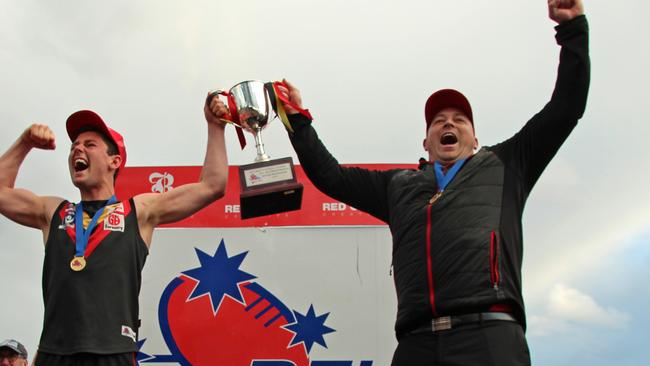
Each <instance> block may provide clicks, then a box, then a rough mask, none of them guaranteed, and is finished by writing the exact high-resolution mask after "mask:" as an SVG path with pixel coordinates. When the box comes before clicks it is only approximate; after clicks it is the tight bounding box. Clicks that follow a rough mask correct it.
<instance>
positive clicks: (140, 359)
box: [135, 338, 155, 365]
mask: <svg viewBox="0 0 650 366" xmlns="http://www.w3.org/2000/svg"><path fill="white" fill-rule="evenodd" d="M146 340H147V338H145V339H142V340H140V341H138V343H137V346H138V353H137V354H136V356H135V362H136V365H139V364H140V362H146V361H147V360H151V359H154V358H155V357H154V356H151V355H148V354H146V353H144V352H142V351H141V349H142V346H144V342H145V341H146Z"/></svg>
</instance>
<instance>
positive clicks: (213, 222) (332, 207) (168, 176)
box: [115, 164, 416, 228]
mask: <svg viewBox="0 0 650 366" xmlns="http://www.w3.org/2000/svg"><path fill="white" fill-rule="evenodd" d="M355 166H357V167H362V168H366V169H372V170H388V169H396V168H411V169H413V168H416V165H415V164H360V165H355ZM295 168H296V178H297V179H298V181H299V182H300V183H302V184H303V185H304V187H305V188H304V192H303V197H302V208H301V209H300V210H298V211H291V212H285V213H280V214H274V215H268V216H262V217H256V218H251V219H246V220H242V219H241V215H240V206H239V192H240V187H239V167H238V166H231V167H229V171H228V186H227V188H226V194H225V196H224V197H223V198H222V199H220V200H218V201H216V202H214V203H212V204H211V205H209V206H208V207H206V208H204V209H203V210H201V211H199V212H197V213H196V214H194V215H192V216H190V217H188V218H186V219H184V220H181V221H178V222H176V223H173V224H169V225H165V227H185V228H189V227H263V226H378V225H385V223H384V222H382V221H380V220H378V219H376V218H374V217H372V216H370V215H368V214H366V213H364V212H361V211H358V210H356V209H355V208H353V207H351V206H349V205H346V204H344V203H341V202H339V201H337V200H335V199H333V198H330V197H328V196H326V195H324V194H323V193H321V192H320V191H319V190H318V189H316V187H314V185H313V184H312V183H311V182H310V181H309V179H307V177H306V176H305V173H304V172H303V170H302V167H301V166H299V165H296V167H295ZM200 174H201V167H200V166H152V167H127V168H124V169H123V171H122V172H120V177H119V179H118V180H117V182H116V188H115V189H116V192H117V196H118V197H119V198H121V199H124V198H125V197H132V196H135V195H138V194H141V193H150V192H156V193H163V192H166V191H169V190H171V189H174V187H179V186H182V185H183V184H187V183H192V182H196V181H198V179H199V175H200Z"/></svg>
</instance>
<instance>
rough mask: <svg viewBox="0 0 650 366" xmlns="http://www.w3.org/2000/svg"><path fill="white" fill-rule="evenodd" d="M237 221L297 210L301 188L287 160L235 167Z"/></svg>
mask: <svg viewBox="0 0 650 366" xmlns="http://www.w3.org/2000/svg"><path fill="white" fill-rule="evenodd" d="M239 181H240V184H241V194H240V195H239V201H240V202H239V204H240V210H241V218H242V219H249V218H253V217H259V216H265V215H271V214H276V213H281V212H287V211H295V210H299V209H300V207H301V205H302V192H303V185H302V184H300V183H298V182H297V180H296V174H295V171H294V168H293V160H292V159H291V158H282V159H275V160H269V161H265V162H259V163H253V164H248V165H242V166H240V167H239Z"/></svg>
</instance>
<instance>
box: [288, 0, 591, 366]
mask: <svg viewBox="0 0 650 366" xmlns="http://www.w3.org/2000/svg"><path fill="white" fill-rule="evenodd" d="M548 10H549V16H550V18H551V19H552V20H553V21H555V22H557V23H558V25H557V26H556V31H557V34H556V40H557V42H558V44H559V45H560V46H561V47H562V48H561V52H560V64H559V68H558V76H557V80H556V84H555V90H554V92H553V95H552V97H551V100H550V101H549V102H548V104H547V105H546V106H545V107H544V108H543V109H542V111H540V112H539V113H537V114H536V115H535V116H534V117H532V118H531V119H530V120H529V121H528V122H527V123H526V124H525V125H524V127H523V128H522V129H521V130H520V131H519V132H518V133H517V134H515V135H514V136H513V137H512V138H510V139H508V140H506V141H504V142H502V143H499V144H496V145H492V146H486V147H484V148H482V149H480V150H478V151H477V149H478V140H477V138H476V135H475V132H474V115H473V113H472V108H471V106H470V104H469V102H468V100H467V98H465V96H464V95H463V94H461V93H460V92H458V91H456V90H452V89H443V90H439V91H437V92H435V93H433V94H432V95H431V96H430V97H429V99H428V100H427V102H426V104H425V118H426V127H427V130H426V131H427V134H426V138H425V139H424V144H423V145H424V150H425V151H427V152H428V155H429V159H428V161H427V160H425V159H422V160H423V161H421V164H420V169H419V170H407V169H396V170H390V171H370V170H365V169H360V168H350V167H341V166H340V165H339V163H338V162H337V161H336V159H335V158H334V157H333V156H332V155H331V154H330V153H329V152H328V151H327V150H326V148H325V146H324V145H323V144H322V142H321V141H320V140H319V139H318V136H317V134H316V131H315V130H314V129H313V127H312V126H311V124H310V122H311V121H310V119H309V118H307V117H305V116H304V115H302V114H299V113H298V112H299V110H298V109H297V108H293V107H292V106H291V105H288V104H285V109H286V111H287V114H289V115H290V117H289V119H290V122H291V125H292V128H293V132H290V133H289V137H290V139H291V143H292V144H293V147H294V149H295V150H296V152H297V154H298V157H299V159H300V162H301V164H302V166H303V169H304V170H305V172H306V173H307V175H308V177H309V179H311V180H312V181H313V182H314V185H316V187H318V188H319V189H320V190H322V191H323V192H324V193H326V194H328V195H329V196H331V197H333V198H335V199H337V200H340V201H342V202H345V203H347V204H349V205H351V206H353V207H355V208H357V209H360V210H362V211H365V212H367V213H369V214H371V215H373V216H375V217H377V218H379V219H380V220H383V221H384V222H386V223H387V224H388V225H389V227H390V231H391V234H392V236H393V261H392V263H393V269H394V271H393V273H394V276H395V289H396V291H397V305H398V309H397V320H396V323H395V332H396V336H397V340H398V346H397V349H396V351H395V353H394V356H393V361H392V365H394V366H396V365H399V366H425V365H426V366H432V365H499V366H505V365H529V364H530V356H529V352H528V346H527V344H526V338H525V336H524V330H525V327H526V317H525V313H524V302H523V298H522V289H521V260H522V224H521V218H522V214H523V208H524V204H525V201H526V198H527V197H528V194H529V193H530V191H531V189H532V188H533V186H534V184H535V182H536V181H537V179H538V178H539V176H540V175H541V173H542V171H543V170H544V168H545V167H546V165H547V164H548V163H549V162H550V160H551V159H552V158H553V156H554V155H555V153H556V152H557V151H558V149H559V148H560V146H561V145H562V143H563V142H564V141H565V140H566V138H567V137H568V135H569V134H570V133H571V131H572V130H573V128H574V127H575V126H576V124H577V121H578V119H580V118H581V117H582V114H583V112H584V109H585V105H586V101H587V93H588V89H589V79H590V66H589V54H588V26H587V20H586V18H585V16H584V14H583V6H582V1H580V0H548ZM280 92H281V93H283V94H285V97H287V98H289V101H290V102H292V103H293V105H295V106H297V107H299V108H301V109H302V100H301V97H300V92H299V91H298V90H297V89H296V88H295V87H293V86H292V85H291V84H288V85H287V88H281V91H280Z"/></svg>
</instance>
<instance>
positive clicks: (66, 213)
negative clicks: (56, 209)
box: [59, 202, 75, 230]
mask: <svg viewBox="0 0 650 366" xmlns="http://www.w3.org/2000/svg"><path fill="white" fill-rule="evenodd" d="M62 216H63V218H62V219H61V225H59V229H61V230H65V229H66V228H69V227H73V226H74V216H75V205H74V204H73V203H72V202H70V203H68V204H67V205H66V206H65V208H64V209H63V210H62Z"/></svg>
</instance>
